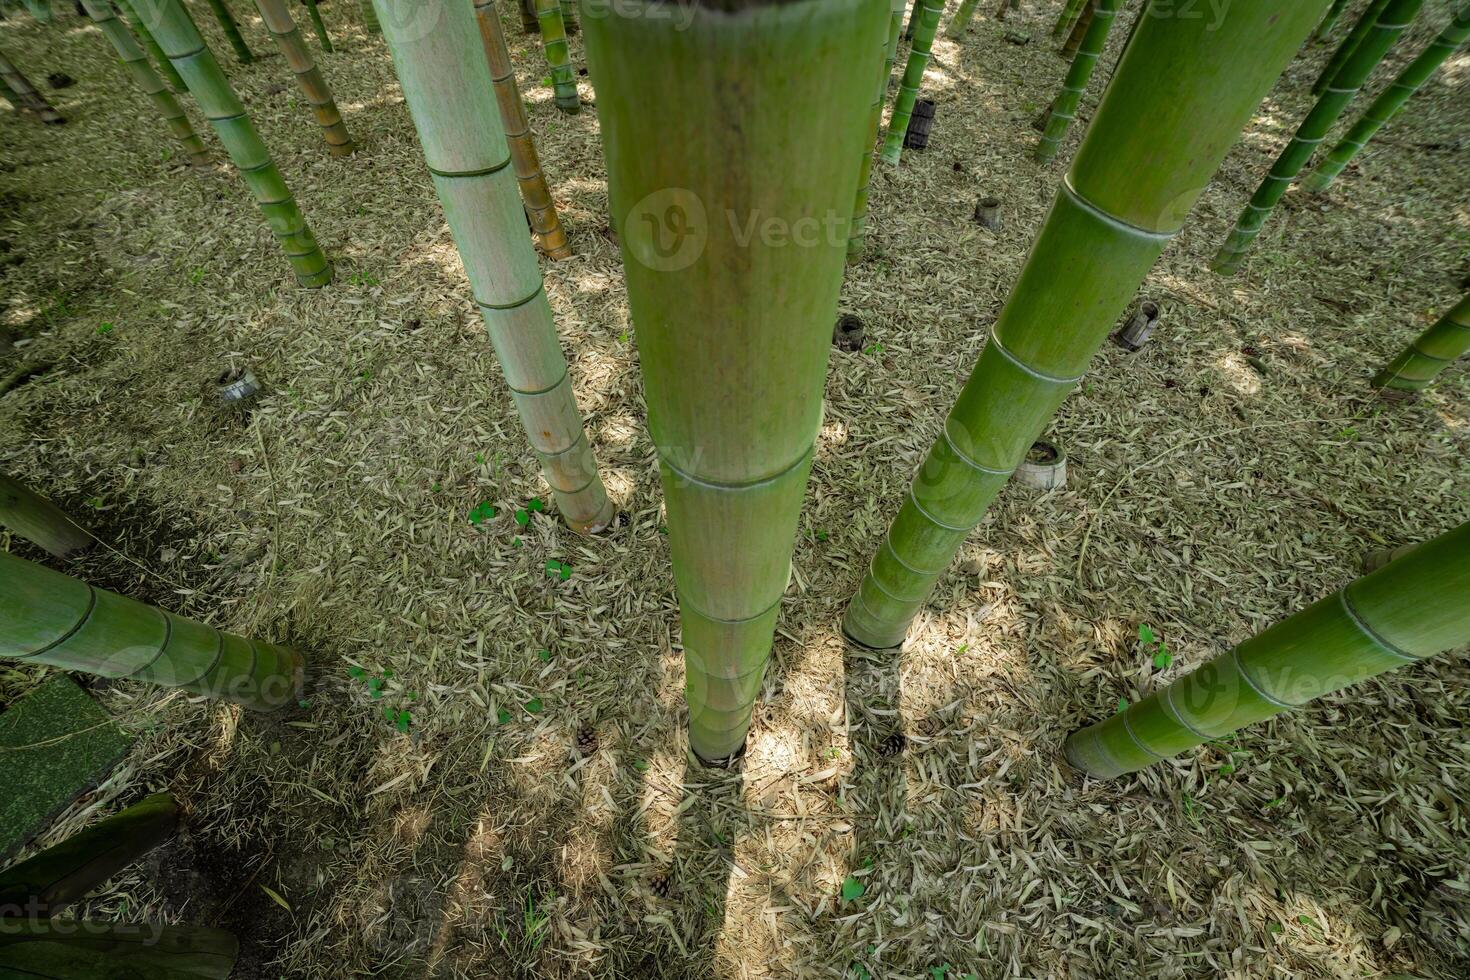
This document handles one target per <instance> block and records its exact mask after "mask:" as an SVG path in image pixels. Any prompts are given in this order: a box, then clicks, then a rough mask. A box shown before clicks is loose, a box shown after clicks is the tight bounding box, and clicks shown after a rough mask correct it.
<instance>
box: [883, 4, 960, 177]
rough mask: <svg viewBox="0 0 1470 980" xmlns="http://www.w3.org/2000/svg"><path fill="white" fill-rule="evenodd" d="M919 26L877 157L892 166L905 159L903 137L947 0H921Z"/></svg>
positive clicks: (915, 31) (915, 30)
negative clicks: (886, 131)
mask: <svg viewBox="0 0 1470 980" xmlns="http://www.w3.org/2000/svg"><path fill="white" fill-rule="evenodd" d="M921 2H922V3H923V5H924V6H923V9H922V10H921V11H920V12H919V23H918V25H917V26H916V27H915V28H914V44H913V47H911V48H910V49H909V61H908V65H907V66H905V68H904V71H903V80H902V81H901V82H899V86H898V95H896V96H895V97H894V99H893V112H892V114H891V115H889V117H888V135H887V136H886V137H885V138H884V140H883V149H882V150H880V151H879V153H878V158H879V159H880V160H882V161H883V162H884V163H886V164H889V165H890V166H894V167H896V166H898V161H899V159H900V158H901V157H902V156H903V137H904V134H905V133H906V132H907V131H908V128H909V117H911V116H912V115H913V114H914V102H915V101H916V100H917V99H918V97H919V89H920V87H921V86H923V84H924V70H925V69H926V68H927V67H928V66H929V49H930V48H931V47H932V46H933V44H934V31H935V30H936V29H937V28H938V27H939V13H940V11H942V10H943V9H944V0H921Z"/></svg>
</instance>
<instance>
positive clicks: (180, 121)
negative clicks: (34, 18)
mask: <svg viewBox="0 0 1470 980" xmlns="http://www.w3.org/2000/svg"><path fill="white" fill-rule="evenodd" d="M82 3H83V6H84V7H85V8H86V11H87V16H89V17H91V18H92V21H93V22H94V23H95V24H96V25H97V27H98V29H99V30H101V31H102V34H103V36H105V37H106V38H107V40H108V41H110V42H112V46H113V48H115V49H116V50H117V56H118V58H119V59H120V60H121V61H122V63H123V67H124V68H126V69H127V70H128V74H130V75H132V76H133V81H134V83H136V84H137V86H138V88H139V89H141V90H142V92H143V94H144V95H146V96H148V98H149V99H150V100H152V102H153V105H154V106H155V107H156V108H157V109H158V114H159V115H160V116H162V117H163V121H164V124H165V125H167V126H168V128H169V132H171V133H173V136H174V139H176V140H178V141H179V145H180V146H182V147H183V148H184V154H185V155H186V156H187V157H188V158H189V163H191V164H192V165H193V166H194V167H196V168H198V169H203V168H205V167H208V166H209V163H210V160H209V151H208V150H207V149H205V148H204V140H202V139H200V137H199V134H198V133H196V132H194V126H193V124H192V123H190V122H189V117H188V115H187V114H185V112H184V107H183V106H181V105H179V100H178V99H177V98H175V97H174V94H173V93H172V92H170V91H169V90H168V88H167V87H165V86H164V84H163V79H161V78H159V77H158V73H157V72H155V71H154V70H153V67H152V66H151V65H149V64H148V56H147V55H145V54H144V53H143V49H142V48H140V47H139V46H138V42H137V41H135V40H134V39H133V35H132V34H130V33H128V29H127V27H125V26H124V25H123V22H122V21H120V20H118V19H117V17H116V16H114V15H113V12H112V7H111V6H110V5H109V4H108V3H107V2H106V0H82Z"/></svg>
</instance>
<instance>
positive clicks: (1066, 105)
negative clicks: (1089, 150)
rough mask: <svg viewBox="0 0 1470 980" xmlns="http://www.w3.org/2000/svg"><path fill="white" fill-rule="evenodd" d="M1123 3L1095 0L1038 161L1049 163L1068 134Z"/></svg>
mask: <svg viewBox="0 0 1470 980" xmlns="http://www.w3.org/2000/svg"><path fill="white" fill-rule="evenodd" d="M1122 5H1123V4H1122V0H1096V4H1095V6H1094V8H1093V15H1092V21H1091V26H1090V27H1089V28H1088V30H1087V37H1086V39H1085V40H1084V41H1083V42H1082V44H1081V45H1080V46H1079V47H1078V48H1077V56H1076V57H1075V58H1073V59H1072V67H1071V68H1069V69H1068V70H1067V77H1066V79H1065V80H1064V81H1063V82H1062V90H1061V92H1059V93H1058V94H1057V97H1056V99H1055V100H1053V102H1052V104H1051V115H1050V116H1048V117H1047V121H1046V129H1045V130H1043V131H1042V134H1041V142H1039V143H1037V144H1036V159H1037V160H1038V161H1039V162H1041V163H1050V162H1051V161H1052V160H1053V159H1054V158H1055V157H1056V155H1057V151H1058V150H1059V149H1061V145H1062V139H1063V138H1064V137H1065V136H1066V135H1067V129H1068V127H1070V126H1071V125H1072V120H1074V119H1076V118H1077V106H1078V105H1079V104H1080V103H1081V101H1082V93H1083V92H1086V91H1087V83H1088V82H1090V81H1092V73H1093V71H1094V70H1095V69H1096V68H1097V60H1098V58H1100V57H1102V53H1103V48H1104V47H1105V46H1106V45H1107V43H1108V32H1109V31H1111V30H1112V29H1113V23H1114V21H1116V20H1117V18H1118V10H1119V9H1120V8H1121V7H1122Z"/></svg>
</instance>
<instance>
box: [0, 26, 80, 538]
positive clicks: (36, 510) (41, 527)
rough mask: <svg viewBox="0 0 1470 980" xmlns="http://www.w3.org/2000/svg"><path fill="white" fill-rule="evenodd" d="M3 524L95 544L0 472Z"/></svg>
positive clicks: (26, 533)
mask: <svg viewBox="0 0 1470 980" xmlns="http://www.w3.org/2000/svg"><path fill="white" fill-rule="evenodd" d="M88 2H89V3H90V2H94V0H88ZM0 525H3V526H5V527H8V528H10V530H12V531H14V532H15V533H16V534H18V535H19V536H20V537H22V538H25V539H26V540H27V541H29V542H30V543H31V544H33V545H35V546H36V547H38V548H41V549H43V550H44V551H46V552H47V553H48V554H51V555H54V556H56V557H57V558H70V557H71V556H72V555H75V554H77V553H79V552H82V551H86V550H87V549H88V548H90V547H91V546H92V535H90V534H88V533H87V531H86V529H85V528H83V527H82V526H81V525H79V524H78V523H77V522H76V521H74V520H72V519H71V518H70V517H69V516H67V514H66V512H65V511H63V510H62V509H61V508H60V507H57V506H56V505H55V504H53V503H52V502H51V501H49V500H47V499H46V498H45V497H43V496H41V495H40V494H39V493H36V492H34V491H32V490H30V489H28V488H27V487H26V486H25V485H24V484H23V483H21V482H20V481H19V480H17V479H15V478H14V477H9V476H6V475H5V474H4V473H0Z"/></svg>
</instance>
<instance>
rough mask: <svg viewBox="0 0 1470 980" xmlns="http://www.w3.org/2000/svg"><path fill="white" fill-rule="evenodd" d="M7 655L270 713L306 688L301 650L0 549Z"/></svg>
mask: <svg viewBox="0 0 1470 980" xmlns="http://www.w3.org/2000/svg"><path fill="white" fill-rule="evenodd" d="M0 594H4V595H5V597H6V601H5V602H4V603H0V657H5V658H10V659H16V660H22V661H24V662H26V663H31V664H50V665H52V666H54V667H62V668H65V669H66V670H80V671H84V672H86V673H89V674H97V675H99V676H101V677H113V678H124V679H127V680H134V681H145V682H148V683H150V684H159V685H162V686H164V687H177V688H182V689H183V690H185V691H190V692H192V693H195V694H202V695H205V696H207V697H214V698H223V699H224V700H226V701H233V702H235V703H236V704H241V705H244V706H245V707H247V708H254V709H257V710H261V711H270V710H274V709H276V708H280V707H283V706H285V705H287V704H290V703H291V702H292V701H293V700H295V698H296V697H297V692H298V691H299V690H300V689H301V683H302V672H303V670H304V662H303V660H302V659H301V654H299V653H297V652H296V651H295V650H292V649H289V648H287V647H283V646H277V645H276V644H274V643H266V642H265V641H263V640H248V639H246V638H244V637H242V636H236V635H235V634H233V633H225V632H222V631H220V630H217V629H215V628H214V627H212V626H205V625H204V624H203V623H196V622H193V621H192V620H188V619H184V618H183V617H182V616H175V615H174V614H173V613H170V612H165V611H164V610H162V609H158V608H157V607H154V606H150V605H147V604H146V603H142V602H138V601H136V600H134V599H128V598H126V597H124V596H120V595H117V594H116V593H113V592H107V591H104V590H103V589H99V588H96V587H94V586H91V585H88V584H87V583H85V582H81V581H79V580H77V579H74V578H71V577H70V576H67V575H63V574H61V573H60V572H56V571H52V570H51V569H49V568H46V567H45V566H43V565H37V564H34V563H32V562H28V561H26V560H24V559H22V558H17V557H15V556H14V555H11V554H6V553H3V552H0Z"/></svg>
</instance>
